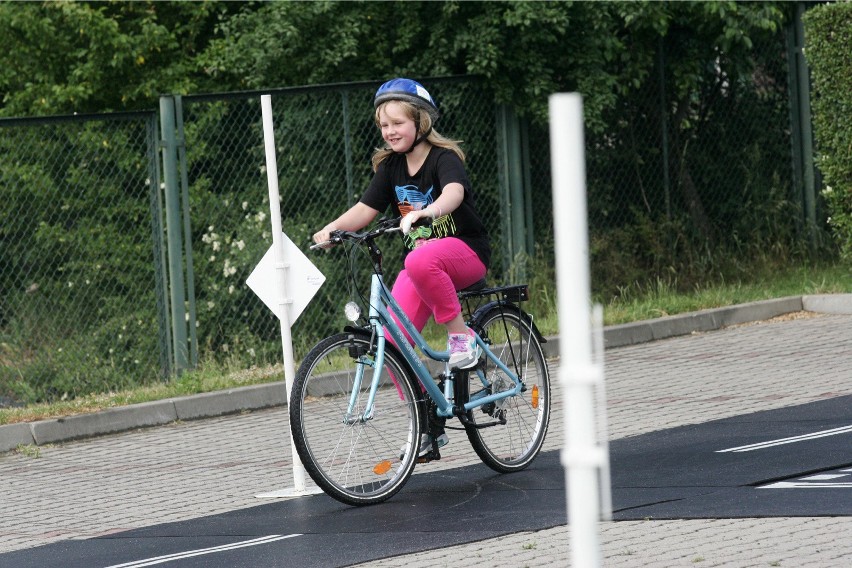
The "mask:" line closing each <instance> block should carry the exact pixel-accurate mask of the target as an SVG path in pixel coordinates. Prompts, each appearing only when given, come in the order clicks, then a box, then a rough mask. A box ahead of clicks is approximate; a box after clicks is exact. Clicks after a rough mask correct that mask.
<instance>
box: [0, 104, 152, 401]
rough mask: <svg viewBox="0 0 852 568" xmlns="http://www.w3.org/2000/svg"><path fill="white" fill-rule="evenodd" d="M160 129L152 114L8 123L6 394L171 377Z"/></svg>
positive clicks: (2, 268)
mask: <svg viewBox="0 0 852 568" xmlns="http://www.w3.org/2000/svg"><path fill="white" fill-rule="evenodd" d="M155 127H156V115H155V114H153V113H134V114H122V115H110V116H80V117H66V118H61V119H60V118H52V119H27V120H2V121H0V147H2V156H3V159H2V164H0V219H2V222H0V290H2V303H0V397H2V398H4V399H6V400H8V399H12V400H25V401H35V400H52V399H58V398H65V397H74V396H75V395H78V394H81V393H90V392H107V391H110V390H114V389H120V388H122V387H129V386H133V385H138V384H143V383H145V382H148V381H156V380H159V379H160V377H161V376H162V373H163V369H164V365H165V361H164V360H163V359H162V357H163V356H164V355H165V353H166V352H165V350H164V349H163V345H161V343H160V337H161V335H160V330H161V329H164V327H165V325H164V324H165V321H164V319H163V310H162V307H163V306H162V302H161V298H162V297H163V294H162V271H161V269H160V267H161V263H160V259H161V252H160V248H159V244H160V240H159V233H160V227H159V226H158V225H157V222H158V221H157V220H158V219H159V215H157V214H156V208H157V207H158V204H157V192H155V191H152V187H151V183H152V180H156V179H157V177H158V174H157V172H156V147H157V146H156V143H157V140H156V132H155V130H156V129H155ZM152 211H153V212H154V214H152ZM152 220H153V221H152Z"/></svg>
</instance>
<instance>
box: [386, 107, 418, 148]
mask: <svg viewBox="0 0 852 568" xmlns="http://www.w3.org/2000/svg"><path fill="white" fill-rule="evenodd" d="M379 128H381V129H382V138H383V139H384V141H385V142H387V143H388V145H389V146H390V147H391V150H393V151H394V152H405V151H406V150H408V149H409V148H411V145H412V144H414V139H415V138H416V137H417V130H416V128H415V126H414V120H412V119H411V118H409V116H408V114H407V113H406V112H405V110H404V108H403V107H402V105H400V104H399V103H398V102H396V101H391V102H389V103H387V104H385V105H384V106H383V107H381V109H380V110H379Z"/></svg>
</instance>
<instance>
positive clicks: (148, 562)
mask: <svg viewBox="0 0 852 568" xmlns="http://www.w3.org/2000/svg"><path fill="white" fill-rule="evenodd" d="M295 536H302V535H301V534H286V535H280V534H273V535H268V536H263V537H260V538H255V539H252V540H244V541H242V542H234V543H231V544H223V545H221V546H212V547H210V548H199V549H197V550H187V551H186V552H178V553H175V554H168V555H166V556H157V557H154V558H143V559H142V560H134V561H133V562H125V563H124V564H114V565H112V566H107V568H139V567H142V566H154V565H155V564H165V563H166V562H171V561H172V560H181V559H183V558H191V557H193V556H203V555H205V554H215V553H217V552H225V551H228V550H235V549H237V548H245V547H247V546H258V545H260V544H267V543H270V542H275V541H276V540H284V539H285V538H293V537H295Z"/></svg>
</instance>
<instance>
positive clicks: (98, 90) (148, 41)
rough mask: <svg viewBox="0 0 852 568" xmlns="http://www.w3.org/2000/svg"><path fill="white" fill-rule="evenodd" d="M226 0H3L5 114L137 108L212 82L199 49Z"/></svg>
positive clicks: (0, 104) (0, 77) (1, 104)
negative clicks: (201, 62) (201, 66)
mask: <svg viewBox="0 0 852 568" xmlns="http://www.w3.org/2000/svg"><path fill="white" fill-rule="evenodd" d="M237 8H238V5H237V4H232V3H221V2H117V1H111V2H65V1H61V2H2V3H0V29H2V30H3V33H2V34H0V115H2V116H33V115H46V114H69V113H72V112H77V113H87V112H106V111H120V110H135V109H140V108H152V107H154V106H156V98H157V96H158V95H160V94H161V93H167V92H176V93H187V92H192V91H195V90H198V89H204V88H209V87H210V84H209V83H206V82H205V81H206V76H205V74H204V73H203V72H202V71H201V70H199V69H198V68H197V66H196V61H195V56H196V55H197V54H198V53H199V52H200V51H201V50H203V49H204V48H205V47H206V45H207V42H208V41H209V40H210V39H211V37H212V34H213V30H214V26H215V24H216V22H217V21H218V18H219V17H220V16H221V17H224V16H226V15H227V14H228V13H229V11H234V10H236V9H237Z"/></svg>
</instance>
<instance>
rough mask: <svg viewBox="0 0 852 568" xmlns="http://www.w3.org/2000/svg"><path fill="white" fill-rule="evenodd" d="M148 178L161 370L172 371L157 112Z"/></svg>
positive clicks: (151, 125)
mask: <svg viewBox="0 0 852 568" xmlns="http://www.w3.org/2000/svg"><path fill="white" fill-rule="evenodd" d="M147 130H148V180H149V189H150V200H151V240H152V244H153V250H154V275H155V276H154V277H155V282H156V284H155V286H156V288H157V330H158V334H159V336H160V337H159V346H160V361H159V363H160V373H161V374H162V376H163V377H164V378H165V377H168V376H169V375H171V373H172V360H173V357H172V349H171V346H172V331H171V329H170V328H169V298H168V289H169V283H168V280H167V278H168V269H167V268H166V244H165V242H164V240H163V195H162V192H161V191H160V159H159V158H160V157H159V154H160V150H159V145H160V131H159V129H158V128H157V113H151V117H150V118H149V119H148V124H147Z"/></svg>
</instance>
